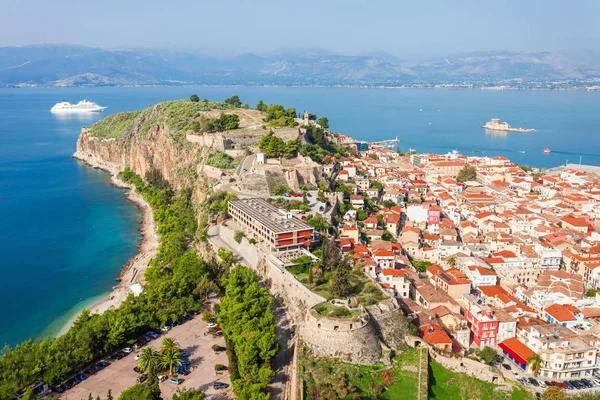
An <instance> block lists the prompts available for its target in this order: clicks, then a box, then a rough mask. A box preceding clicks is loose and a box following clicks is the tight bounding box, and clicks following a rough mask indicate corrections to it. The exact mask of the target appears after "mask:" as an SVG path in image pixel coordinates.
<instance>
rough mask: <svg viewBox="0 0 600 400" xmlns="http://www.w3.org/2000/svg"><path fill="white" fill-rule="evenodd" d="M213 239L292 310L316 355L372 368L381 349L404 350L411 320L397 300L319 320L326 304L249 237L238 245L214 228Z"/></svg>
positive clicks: (227, 231)
mask: <svg viewBox="0 0 600 400" xmlns="http://www.w3.org/2000/svg"><path fill="white" fill-rule="evenodd" d="M214 235H218V236H219V237H220V238H221V239H222V240H223V241H224V242H225V243H226V244H227V245H228V246H229V247H230V248H232V249H234V250H235V251H236V253H238V254H240V255H241V256H242V257H243V258H244V260H245V261H246V263H247V264H248V265H249V266H250V267H252V268H253V269H255V270H256V271H257V272H258V273H259V275H260V277H261V280H262V281H263V282H264V283H265V284H266V285H267V286H268V287H269V290H270V292H271V294H272V295H273V296H274V297H276V298H277V299H278V300H279V301H280V302H282V304H283V305H284V306H285V307H286V308H287V310H288V312H289V314H290V316H291V317H292V319H293V323H294V324H295V325H296V326H297V328H298V331H299V336H300V338H301V339H302V340H303V341H304V343H305V344H306V345H307V346H309V347H310V348H311V349H312V350H313V352H314V353H315V354H316V355H317V356H320V357H335V358H338V359H341V360H344V361H347V362H351V363H356V364H367V365H369V364H375V363H377V362H378V361H380V359H381V355H382V347H387V348H392V349H395V350H399V349H401V348H402V347H403V346H404V341H403V340H404V336H405V333H406V319H405V318H404V315H403V314H402V312H401V310H400V307H398V303H397V302H396V301H395V299H392V298H390V299H387V300H384V301H383V302H381V303H379V304H378V305H373V306H368V307H366V308H365V307H362V306H360V314H359V316H358V317H355V318H353V319H337V318H327V317H323V316H320V315H318V314H317V313H316V312H315V311H314V310H312V308H313V307H314V306H315V305H317V304H320V303H323V302H325V301H327V300H326V299H325V298H324V297H322V296H319V295H317V294H316V293H314V292H312V291H311V290H310V289H308V288H307V287H306V286H304V285H303V284H302V283H300V282H298V280H297V279H296V278H295V277H294V275H292V274H291V273H290V272H288V271H287V270H285V268H280V267H279V266H277V265H276V263H275V262H273V261H270V257H271V256H269V255H266V256H265V255H264V254H263V253H262V251H259V250H258V248H257V247H256V246H254V245H252V244H250V243H249V242H248V240H247V239H246V238H244V239H242V241H241V242H240V243H237V242H236V241H235V240H234V238H233V235H234V231H233V230H232V229H230V228H228V227H226V226H222V225H216V226H213V227H211V229H210V230H209V236H214ZM341 307H344V306H343V305H342V306H341ZM382 345H383V346H382Z"/></svg>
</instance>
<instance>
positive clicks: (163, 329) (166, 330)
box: [160, 325, 171, 332]
mask: <svg viewBox="0 0 600 400" xmlns="http://www.w3.org/2000/svg"><path fill="white" fill-rule="evenodd" d="M160 330H161V331H162V332H169V330H171V327H169V326H167V325H165V326H163V327H162V328H160Z"/></svg>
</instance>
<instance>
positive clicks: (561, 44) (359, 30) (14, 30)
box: [0, 0, 600, 57]
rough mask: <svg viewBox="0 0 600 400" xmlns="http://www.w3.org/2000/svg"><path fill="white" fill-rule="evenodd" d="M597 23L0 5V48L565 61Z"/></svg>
mask: <svg viewBox="0 0 600 400" xmlns="http://www.w3.org/2000/svg"><path fill="white" fill-rule="evenodd" d="M598 15H600V1H599V0H577V1H571V2H567V1H564V0H544V1H541V0H519V1H513V0H504V1H503V0H493V1H492V0H490V1H487V0H483V1H482V0H477V1H473V0H452V1H446V0H428V1H415V0H412V1H402V0H388V1H384V0H369V1H359V0H303V1H300V2H291V1H285V0H280V1H275V0H270V1H269V0H245V1H244V0H226V1H219V0H209V1H206V0H170V1H165V0H144V1H140V0H119V1H115V0H95V1H93V0H92V1H90V0H52V1H48V0H0V46H10V45H31V44H40V43H69V44H83V45H89V46H98V47H103V48H131V47H151V48H157V47H160V48H165V47H168V48H177V49H205V50H206V49H208V50H213V51H216V52H231V53H240V52H248V51H251V52H267V51H271V50H275V49H282V48H297V47H321V48H325V49H328V50H331V51H334V52H338V53H342V54H358V53H362V52H367V51H373V50H385V51H388V52H390V53H391V54H393V55H395V56H398V57H405V56H421V55H423V56H426V55H441V54H450V53H457V52H470V51H483V50H513V51H564V50H574V49H580V48H592V49H600V44H599V43H600V24H598V21H597V16H598Z"/></svg>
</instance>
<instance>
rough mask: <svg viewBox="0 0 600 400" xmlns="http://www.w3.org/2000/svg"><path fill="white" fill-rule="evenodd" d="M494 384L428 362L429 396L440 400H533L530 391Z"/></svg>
mask: <svg viewBox="0 0 600 400" xmlns="http://www.w3.org/2000/svg"><path fill="white" fill-rule="evenodd" d="M495 387H496V385H493V384H491V383H488V382H484V381H480V380H479V379H475V378H473V377H471V376H468V375H465V374H460V373H456V372H452V371H450V370H447V369H446V368H444V367H442V366H441V365H440V364H438V363H437V362H435V361H430V363H429V398H430V399H440V400H461V399H474V400H475V399H481V400H496V399H510V400H533V396H532V395H531V393H529V392H528V391H526V390H525V389H522V388H520V387H515V388H514V389H513V391H512V393H508V392H506V391H498V390H494V388H495Z"/></svg>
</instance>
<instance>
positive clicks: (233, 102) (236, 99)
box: [225, 94, 242, 107]
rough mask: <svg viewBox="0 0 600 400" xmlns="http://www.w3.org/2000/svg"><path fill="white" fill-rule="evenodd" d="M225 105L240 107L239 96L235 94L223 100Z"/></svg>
mask: <svg viewBox="0 0 600 400" xmlns="http://www.w3.org/2000/svg"><path fill="white" fill-rule="evenodd" d="M225 103H227V104H231V105H232V106H234V107H241V106H242V102H241V101H240V96H238V95H237V94H236V95H233V96H231V97H229V98H227V99H225Z"/></svg>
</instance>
